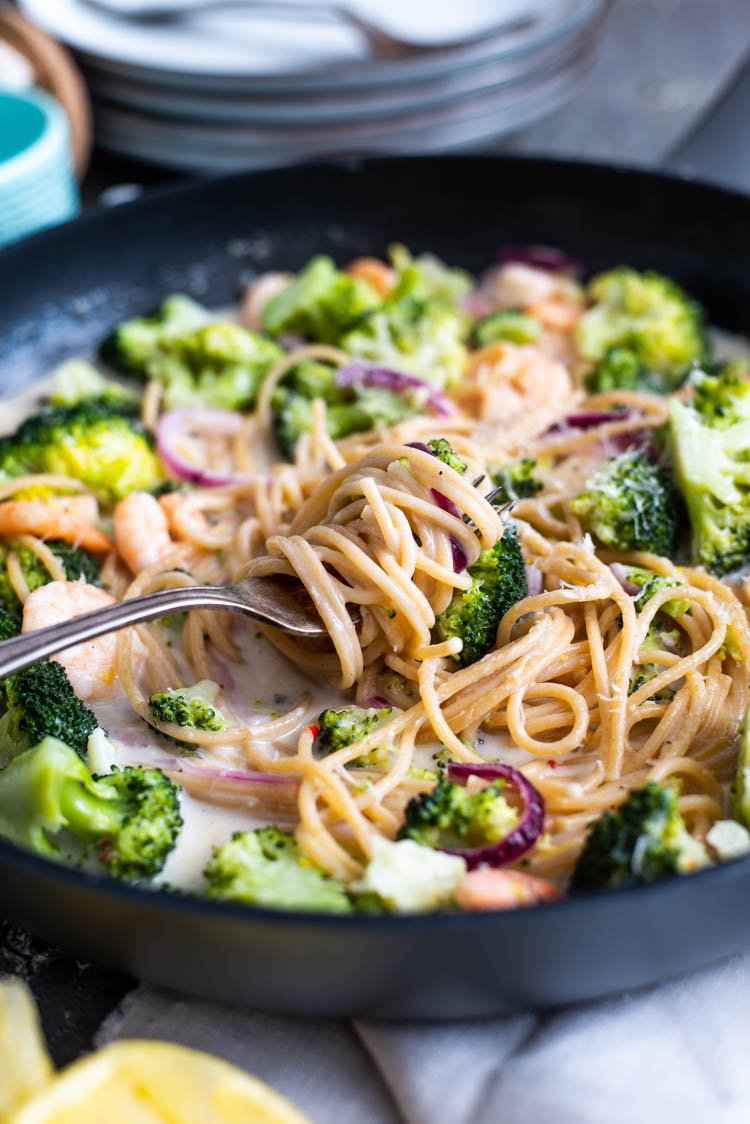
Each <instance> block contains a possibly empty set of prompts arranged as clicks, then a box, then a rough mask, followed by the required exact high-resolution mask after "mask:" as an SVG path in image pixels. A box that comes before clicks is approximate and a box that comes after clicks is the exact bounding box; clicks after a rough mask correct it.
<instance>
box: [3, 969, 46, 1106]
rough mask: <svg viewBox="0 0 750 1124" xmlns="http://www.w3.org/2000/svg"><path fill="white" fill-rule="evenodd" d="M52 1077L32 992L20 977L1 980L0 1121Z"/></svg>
mask: <svg viewBox="0 0 750 1124" xmlns="http://www.w3.org/2000/svg"><path fill="white" fill-rule="evenodd" d="M51 1079H52V1062H51V1061H50V1057H49V1054H48V1053H47V1050H46V1048H45V1045H44V1038H43V1037H42V1028H41V1026H40V1025H39V1016H38V1014H37V1010H36V1006H35V1004H34V1000H33V999H32V997H31V992H30V991H29V989H28V988H27V987H26V984H25V983H23V981H22V980H17V979H9V980H0V1121H2V1120H5V1118H6V1115H8V1114H9V1113H12V1112H13V1110H14V1109H16V1108H18V1107H19V1105H22V1104H23V1103H24V1102H25V1101H27V1100H28V1099H29V1098H30V1097H33V1096H34V1094H35V1093H37V1092H39V1090H40V1089H43V1088H44V1086H45V1085H47V1084H48V1082H49V1081H51Z"/></svg>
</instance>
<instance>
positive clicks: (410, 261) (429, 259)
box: [388, 242, 476, 303]
mask: <svg viewBox="0 0 750 1124" xmlns="http://www.w3.org/2000/svg"><path fill="white" fill-rule="evenodd" d="M388 257H389V259H390V262H391V265H392V266H393V268H394V269H395V270H396V274H397V275H398V276H399V277H401V276H402V275H403V273H404V272H405V271H406V270H407V269H413V270H414V271H415V273H416V274H417V276H418V277H419V281H420V284H421V285H423V286H424V289H425V292H426V293H427V295H428V296H430V297H433V298H434V299H435V300H439V301H446V302H449V303H455V302H456V301H460V300H461V299H462V298H463V297H466V296H468V295H469V293H470V292H471V291H472V289H473V288H474V286H475V283H476V282H475V280H474V278H473V277H472V276H471V274H470V273H467V272H466V270H465V269H457V268H456V267H455V266H450V265H446V264H445V262H444V261H441V260H440V258H438V257H436V256H435V254H419V255H418V256H417V257H416V258H415V257H412V255H411V253H410V252H409V250H407V248H406V247H405V246H401V245H400V244H399V243H395V242H394V243H393V244H392V245H390V246H389V247H388Z"/></svg>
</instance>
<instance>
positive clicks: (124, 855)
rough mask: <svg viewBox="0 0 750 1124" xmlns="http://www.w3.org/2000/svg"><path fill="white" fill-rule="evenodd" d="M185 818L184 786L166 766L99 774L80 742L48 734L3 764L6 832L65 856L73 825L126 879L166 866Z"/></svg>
mask: <svg viewBox="0 0 750 1124" xmlns="http://www.w3.org/2000/svg"><path fill="white" fill-rule="evenodd" d="M181 826H182V818H181V816H180V808H179V800H178V795H177V788H176V786H175V785H174V784H173V783H172V782H171V781H170V780H169V779H168V778H167V777H165V775H164V774H163V773H162V772H161V770H160V769H144V768H141V767H128V768H126V769H122V770H118V769H115V770H113V771H112V773H110V774H108V775H107V776H104V777H94V776H92V775H91V773H90V772H89V770H88V769H87V767H86V765H85V764H84V762H83V761H81V759H80V757H79V756H78V755H77V754H76V752H75V750H74V749H71V747H70V746H68V745H65V744H64V743H63V742H61V741H58V739H57V738H53V737H46V738H44V740H43V741H41V742H40V743H39V744H38V745H35V746H33V747H32V748H31V749H27V750H26V752H25V753H22V754H21V755H20V756H19V757H16V758H14V760H13V761H11V763H10V764H9V765H6V767H5V768H4V769H3V770H2V771H0V834H2V835H5V836H7V837H8V838H9V839H12V840H13V841H14V842H16V843H20V844H22V845H23V846H26V847H30V848H31V849H32V850H34V851H37V852H38V853H39V854H42V855H48V856H50V857H52V858H60V857H62V855H63V854H64V853H65V852H64V848H65V846H66V837H65V835H62V834H61V833H63V832H69V833H70V835H71V836H74V837H75V838H76V839H77V840H78V841H79V843H80V844H83V845H84V847H86V848H87V849H88V848H89V847H93V848H94V849H95V851H96V853H97V855H98V857H99V859H100V861H101V862H102V863H103V864H104V866H105V867H106V868H107V870H108V872H109V873H110V874H111V875H112V876H113V877H114V878H120V879H122V880H123V881H125V882H135V881H138V880H140V879H142V878H152V877H153V876H154V875H155V874H158V872H159V871H160V870H161V869H162V867H163V866H164V863H165V861H166V858H167V855H168V854H169V852H170V851H171V850H172V848H173V846H174V844H175V840H176V838H177V835H178V833H179V830H180V827H181ZM68 838H69V837H68Z"/></svg>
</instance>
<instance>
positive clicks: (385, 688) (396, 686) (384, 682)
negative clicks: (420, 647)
mask: <svg viewBox="0 0 750 1124" xmlns="http://www.w3.org/2000/svg"><path fill="white" fill-rule="evenodd" d="M377 690H378V694H379V695H381V694H382V695H385V697H386V699H388V700H390V701H391V702H392V703H394V705H396V706H402V707H409V706H411V704H412V703H413V702H414V699H415V696H416V695H417V693H418V692H417V685H416V683H412V682H411V680H409V679H407V678H406V677H405V676H403V675H399V673H398V672H397V671H394V670H393V668H390V667H384V668H383V670H382V671H379V672H378V674H377Z"/></svg>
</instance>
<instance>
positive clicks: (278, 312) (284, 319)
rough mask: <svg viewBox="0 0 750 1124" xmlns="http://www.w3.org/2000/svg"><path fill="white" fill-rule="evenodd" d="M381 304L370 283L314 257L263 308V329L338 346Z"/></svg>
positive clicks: (329, 259)
mask: <svg viewBox="0 0 750 1124" xmlns="http://www.w3.org/2000/svg"><path fill="white" fill-rule="evenodd" d="M379 303H380V297H379V295H378V294H377V293H376V292H375V290H374V289H373V288H372V286H371V285H368V284H367V282H366V281H362V280H361V279H360V278H358V277H350V276H349V274H347V273H342V272H341V271H340V270H338V269H337V268H336V266H335V264H334V262H333V261H332V260H331V258H329V257H326V256H325V255H323V254H321V255H319V256H318V257H315V258H313V259H312V260H311V261H310V262H308V264H307V265H306V266H305V268H304V269H303V270H301V271H300V273H298V274H297V276H296V277H295V278H294V279H293V280H292V281H290V282H289V284H288V285H287V286H286V288H285V289H282V290H281V292H280V293H278V294H277V295H276V296H275V297H272V298H271V300H270V301H268V303H267V304H266V305H265V307H264V309H263V317H262V319H263V327H264V329H265V330H266V331H267V332H269V333H270V334H271V335H272V336H278V335H280V334H281V333H282V332H292V333H294V334H295V335H299V336H304V337H305V339H309V340H315V341H318V342H321V343H332V344H336V343H338V342H339V341H340V339H341V336H342V335H343V334H344V333H345V332H347V331H349V330H350V329H351V328H353V327H354V325H355V324H357V323H358V322H359V321H360V320H361V318H362V317H363V316H364V315H366V314H367V313H368V312H371V311H372V310H373V309H374V308H377V306H378V304H379Z"/></svg>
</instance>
